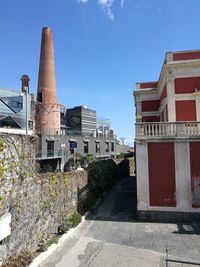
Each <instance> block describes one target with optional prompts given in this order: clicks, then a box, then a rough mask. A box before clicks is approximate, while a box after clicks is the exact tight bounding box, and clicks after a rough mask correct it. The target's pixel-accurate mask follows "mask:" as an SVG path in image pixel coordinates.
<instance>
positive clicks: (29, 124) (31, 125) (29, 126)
mask: <svg viewBox="0 0 200 267" xmlns="http://www.w3.org/2000/svg"><path fill="white" fill-rule="evenodd" d="M28 128H29V129H30V130H33V121H28Z"/></svg>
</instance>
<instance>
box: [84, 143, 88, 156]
mask: <svg viewBox="0 0 200 267" xmlns="http://www.w3.org/2000/svg"><path fill="white" fill-rule="evenodd" d="M83 143H84V153H86V154H87V153H88V150H89V142H83Z"/></svg>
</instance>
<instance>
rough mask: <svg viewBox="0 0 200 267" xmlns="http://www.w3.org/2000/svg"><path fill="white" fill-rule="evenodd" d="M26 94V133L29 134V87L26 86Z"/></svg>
mask: <svg viewBox="0 0 200 267" xmlns="http://www.w3.org/2000/svg"><path fill="white" fill-rule="evenodd" d="M24 91H25V94H26V135H28V87H24Z"/></svg>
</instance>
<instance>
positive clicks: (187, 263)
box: [165, 249, 200, 267]
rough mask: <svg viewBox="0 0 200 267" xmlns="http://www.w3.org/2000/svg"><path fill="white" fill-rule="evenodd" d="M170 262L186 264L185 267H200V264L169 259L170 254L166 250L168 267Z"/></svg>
mask: <svg viewBox="0 0 200 267" xmlns="http://www.w3.org/2000/svg"><path fill="white" fill-rule="evenodd" d="M169 262H173V263H178V264H179V263H181V264H184V265H185V264H186V265H190V266H191V265H192V266H200V262H195V261H186V260H179V259H172V258H169V252H168V249H166V258H165V263H166V267H169V264H168V263H169ZM173 266H174V265H173Z"/></svg>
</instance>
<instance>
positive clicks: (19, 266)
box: [1, 250, 35, 267]
mask: <svg viewBox="0 0 200 267" xmlns="http://www.w3.org/2000/svg"><path fill="white" fill-rule="evenodd" d="M34 257H35V254H34V253H32V252H30V251H25V250H24V251H20V252H18V253H16V254H15V255H12V256H10V257H8V258H7V259H6V260H5V261H4V262H3V264H2V266H1V267H26V266H28V265H29V264H30V263H31V262H32V260H33V259H34Z"/></svg>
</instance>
